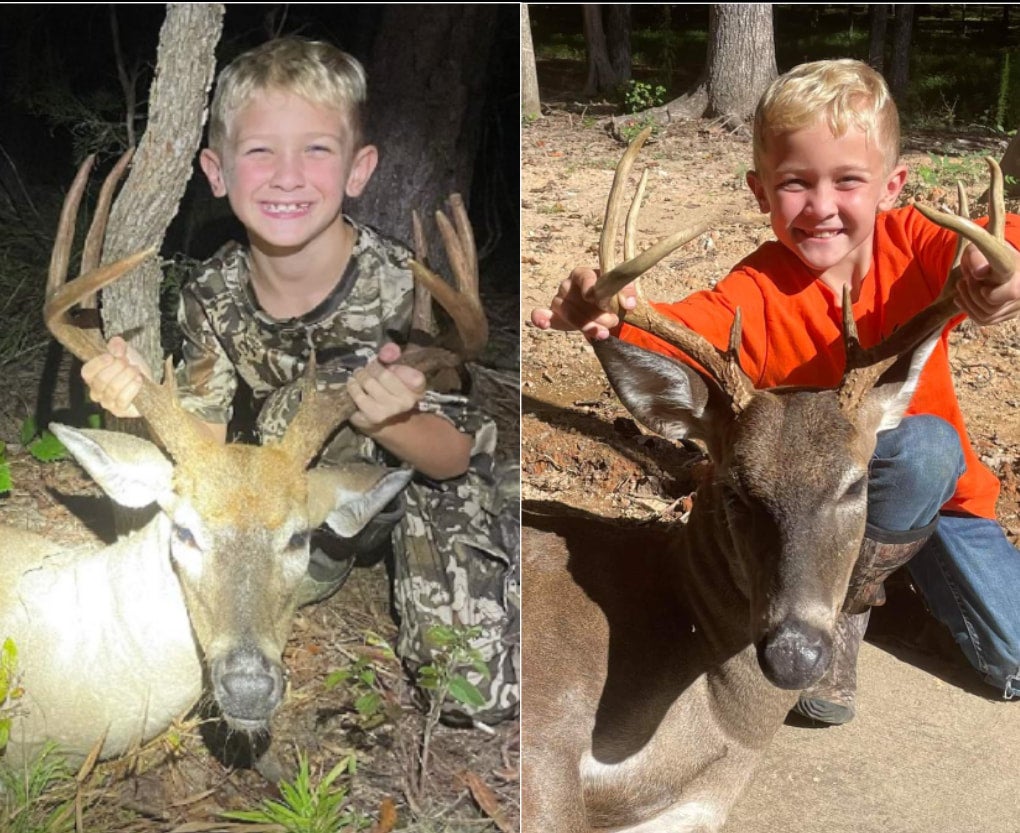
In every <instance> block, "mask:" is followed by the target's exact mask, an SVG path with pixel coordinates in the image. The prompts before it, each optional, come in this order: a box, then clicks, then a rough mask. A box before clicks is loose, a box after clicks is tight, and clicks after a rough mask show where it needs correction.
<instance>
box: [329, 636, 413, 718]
mask: <svg viewBox="0 0 1020 833" xmlns="http://www.w3.org/2000/svg"><path fill="white" fill-rule="evenodd" d="M365 643H366V644H367V645H370V646H371V647H373V648H375V649H376V650H377V652H378V655H379V658H380V659H383V660H386V661H390V662H393V663H396V662H397V657H396V654H395V653H394V651H393V648H392V647H391V646H390V644H389V643H388V642H387V641H386V640H385V639H383V638H382V637H381V636H379V635H378V634H376V633H372V632H371V631H369V632H368V633H367V634H366V635H365ZM341 685H342V686H343V687H344V688H345V689H346V690H347V691H348V693H350V694H351V695H352V696H353V698H354V710H355V711H356V712H357V713H358V724H359V725H360V726H361V728H362V729H373V728H375V727H376V726H378V725H379V724H381V723H383V722H384V721H385V720H386V717H387V715H386V709H385V703H386V701H385V698H384V696H383V694H384V692H383V688H382V685H381V683H380V681H379V674H378V672H377V671H376V668H375V665H374V664H373V661H372V659H371V658H369V657H367V656H365V655H361V656H359V657H358V658H357V659H355V660H354V661H353V662H351V663H350V664H349V665H347V666H346V667H344V668H341V669H340V670H338V671H334V672H333V673H332V674H330V675H329V676H328V677H326V681H325V686H326V689H327V690H328V689H333V688H336V687H337V686H341Z"/></svg>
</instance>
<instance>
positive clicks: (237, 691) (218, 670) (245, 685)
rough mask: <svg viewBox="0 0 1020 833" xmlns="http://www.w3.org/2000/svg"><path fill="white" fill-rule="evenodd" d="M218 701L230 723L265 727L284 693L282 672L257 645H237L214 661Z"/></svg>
mask: <svg viewBox="0 0 1020 833" xmlns="http://www.w3.org/2000/svg"><path fill="white" fill-rule="evenodd" d="M212 676H213V690H214V692H215V695H216V702H217V703H218V704H219V706H220V710H221V711H222V712H223V716H224V718H226V721H227V723H228V724H229V725H231V726H233V727H234V728H237V729H243V730H245V731H249V732H250V731H260V730H263V729H265V728H266V725H267V723H268V721H269V717H270V715H272V713H273V711H274V710H275V709H276V707H277V706H278V705H279V703H280V699H281V697H282V694H283V675H282V674H281V672H280V668H279V666H278V665H276V664H275V663H272V662H270V661H269V660H268V659H267V658H266V656H265V655H264V654H263V653H262V652H261V651H259V650H257V649H255V648H238V649H235V650H233V651H231V652H230V653H229V654H227V655H226V656H225V657H223V658H222V659H221V660H219V661H217V662H215V663H214V664H213V675H212Z"/></svg>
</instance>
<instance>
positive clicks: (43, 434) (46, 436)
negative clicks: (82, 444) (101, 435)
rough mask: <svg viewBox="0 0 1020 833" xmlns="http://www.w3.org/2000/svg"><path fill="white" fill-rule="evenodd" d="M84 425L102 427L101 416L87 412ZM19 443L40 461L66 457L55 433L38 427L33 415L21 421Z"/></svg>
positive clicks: (45, 461)
mask: <svg viewBox="0 0 1020 833" xmlns="http://www.w3.org/2000/svg"><path fill="white" fill-rule="evenodd" d="M86 425H87V427H89V428H100V427H102V417H101V416H100V415H99V414H89V416H88V418H87V420H86ZM20 440H21V444H22V445H23V446H25V447H26V448H27V449H28V453H29V454H31V455H32V456H33V457H35V459H36V460H38V461H39V462H40V463H55V462H57V461H58V460H66V459H67V458H68V456H69V455H68V453H67V449H66V448H64V444H63V443H62V442H60V440H58V439H57V437H56V435H54V434H53V433H51V432H50V430H49V429H48V428H42V429H40V428H39V425H38V423H36V421H35V417H31V416H30V417H26V419H25V421H24V422H22V423H21V436H20Z"/></svg>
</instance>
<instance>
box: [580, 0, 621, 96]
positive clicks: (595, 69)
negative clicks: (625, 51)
mask: <svg viewBox="0 0 1020 833" xmlns="http://www.w3.org/2000/svg"><path fill="white" fill-rule="evenodd" d="M581 12H582V14H583V15H584V27H583V28H584V45H585V49H587V51H588V79H587V80H586V81H585V82H584V89H583V90H582V91H581V95H584V96H588V97H591V96H595V95H599V94H600V93H606V92H609V91H610V90H612V89H613V88H614V87H615V86H616V81H615V78H614V77H613V65H612V64H611V63H610V61H609V47H608V46H607V44H606V32H605V29H604V28H603V26H602V7H601V6H598V5H596V4H595V3H585V4H584V5H583V6H582V7H581Z"/></svg>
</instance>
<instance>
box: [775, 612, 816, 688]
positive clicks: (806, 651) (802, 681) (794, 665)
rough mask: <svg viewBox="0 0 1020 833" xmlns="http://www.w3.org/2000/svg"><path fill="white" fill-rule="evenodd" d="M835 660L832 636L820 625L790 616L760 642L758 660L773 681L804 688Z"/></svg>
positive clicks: (778, 685) (781, 686)
mask: <svg viewBox="0 0 1020 833" xmlns="http://www.w3.org/2000/svg"><path fill="white" fill-rule="evenodd" d="M831 661H832V639H831V638H830V637H829V636H828V635H827V634H826V633H825V631H823V630H821V629H820V628H816V627H815V626H814V625H809V624H807V623H806V622H803V621H800V620H797V619H786V620H784V621H783V622H782V623H781V624H780V625H779V626H778V627H777V628H775V629H774V630H773V631H772V632H771V633H770V634H768V635H766V637H765V638H764V639H763V640H762V641H761V642H760V643H759V644H758V664H759V665H760V666H761V670H762V672H763V673H764V674H765V677H766V679H768V681H769V682H770V683H772V685H774V686H776V687H778V688H785V689H795V690H799V689H803V688H807V687H808V686H810V685H812V684H813V683H815V682H817V681H818V679H819V678H820V677H821V676H822V674H824V673H825V669H827V668H828V667H829V663H830V662H831Z"/></svg>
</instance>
